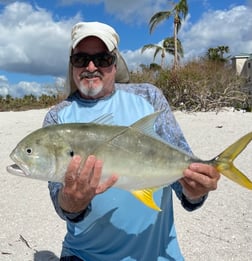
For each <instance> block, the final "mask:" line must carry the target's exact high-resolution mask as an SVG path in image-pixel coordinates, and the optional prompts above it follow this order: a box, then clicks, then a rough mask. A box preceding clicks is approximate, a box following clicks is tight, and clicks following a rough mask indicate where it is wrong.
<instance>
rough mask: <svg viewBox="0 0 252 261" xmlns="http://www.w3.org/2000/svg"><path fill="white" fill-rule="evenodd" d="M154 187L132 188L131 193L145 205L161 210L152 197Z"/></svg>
mask: <svg viewBox="0 0 252 261" xmlns="http://www.w3.org/2000/svg"><path fill="white" fill-rule="evenodd" d="M156 190H157V189H156V188H147V189H143V190H133V191H131V193H132V194H133V195H134V196H135V197H136V198H137V199H139V200H140V201H141V202H142V203H144V204H145V205H146V206H147V207H149V208H152V209H154V210H157V211H161V209H160V208H159V206H157V204H156V203H155V201H154V199H153V193H154V192H155V191H156Z"/></svg>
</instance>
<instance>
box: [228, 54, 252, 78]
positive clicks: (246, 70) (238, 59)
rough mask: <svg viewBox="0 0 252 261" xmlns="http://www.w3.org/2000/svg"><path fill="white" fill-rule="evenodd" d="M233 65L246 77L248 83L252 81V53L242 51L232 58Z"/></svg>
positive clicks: (238, 72)
mask: <svg viewBox="0 0 252 261" xmlns="http://www.w3.org/2000/svg"><path fill="white" fill-rule="evenodd" d="M232 67H233V69H234V70H235V71H236V72H237V74H238V75H241V76H243V77H245V78H246V80H247V83H252V53H250V54H249V53H241V54H239V55H235V56H234V57H233V58H232Z"/></svg>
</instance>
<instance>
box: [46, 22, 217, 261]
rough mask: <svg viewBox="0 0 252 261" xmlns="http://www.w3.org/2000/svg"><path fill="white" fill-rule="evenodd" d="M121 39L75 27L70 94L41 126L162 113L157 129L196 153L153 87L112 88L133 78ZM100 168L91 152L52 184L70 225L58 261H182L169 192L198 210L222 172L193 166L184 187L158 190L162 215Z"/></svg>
mask: <svg viewBox="0 0 252 261" xmlns="http://www.w3.org/2000/svg"><path fill="white" fill-rule="evenodd" d="M118 42H119V36H118V35H117V33H116V32H115V30H114V29H113V28H112V27H110V26H108V25H106V24H102V23H98V22H89V23H88V22H85V23H78V24H76V25H75V26H74V27H73V29H72V44H71V51H70V58H69V72H68V78H67V87H68V88H69V93H70V95H69V97H68V98H67V99H66V100H65V101H63V102H61V103H60V104H58V105H56V106H55V107H54V108H53V109H51V110H50V111H49V113H48V114H47V115H46V117H45V120H44V126H46V125H50V124H58V123H67V122H91V121H93V120H95V119H97V118H99V117H101V116H102V115H105V114H108V113H110V114H112V116H113V122H112V124H115V125H125V126H129V125H130V124H132V123H134V122H135V121H137V120H139V119H141V118H142V117H144V116H146V115H148V114H150V113H153V112H154V111H160V110H162V111H163V112H162V113H161V114H160V116H159V117H158V119H157V120H156V122H155V130H156V132H157V133H158V134H159V135H160V136H161V137H162V138H163V139H165V140H166V141H168V142H169V143H171V144H173V145H175V146H177V147H180V148H181V149H183V150H185V151H187V152H191V151H190V148H189V146H188V144H187V143H186V141H185V138H184V136H183V134H182V132H181V130H180V128H179V126H178V124H177V122H176V120H175V119H174V116H173V114H172V112H171V110H170V107H169V104H168V102H167V100H166V99H165V97H164V96H163V94H162V92H161V91H160V90H159V89H157V88H156V87H155V86H153V85H150V84H130V83H127V84H126V83H115V82H128V81H129V76H128V75H129V74H128V70H127V66H126V64H125V62H124V60H123V58H122V56H121V55H120V53H119V50H118ZM122 160H123V159H122ZM102 165H103V162H102V161H101V160H99V159H97V158H96V157H95V156H94V155H90V156H89V157H88V158H87V159H86V161H85V164H82V159H81V158H80V157H79V156H78V155H76V156H74V157H73V159H72V161H71V162H70V164H69V166H68V169H67V170H66V174H65V183H64V185H63V184H61V183H55V182H49V189H50V195H51V198H52V201H53V204H54V207H55V209H56V211H57V213H58V214H59V216H60V217H61V218H63V219H64V220H66V223H67V234H66V237H65V240H64V243H63V249H62V253H61V260H86V261H96V260H97V261H98V260H99V261H108V260H113V261H114V260H115V261H117V260H141V261H154V260H183V256H182V254H181V252H180V249H179V245H178V242H177V236H176V231H175V227H174V220H173V205H172V189H173V190H174V191H175V193H176V195H177V197H178V198H179V199H180V200H181V204H182V206H183V207H184V208H185V209H187V210H189V211H192V210H195V209H197V208H198V207H200V206H201V205H202V204H203V202H204V201H205V199H206V197H207V194H208V192H209V191H211V190H214V189H216V187H217V182H218V179H219V177H220V175H219V173H218V172H217V171H216V170H215V169H214V168H213V167H211V166H209V165H204V164H198V163H197V164H196V163H194V164H191V165H190V166H188V168H187V169H186V170H184V173H183V175H184V177H183V178H182V179H181V180H180V181H179V182H175V183H174V184H172V185H171V186H166V187H164V188H163V189H160V190H158V191H157V192H156V193H155V202H158V204H159V206H160V207H161V209H162V211H160V212H158V211H154V210H153V209H150V208H148V207H146V206H145V205H144V204H142V203H141V202H139V201H138V200H137V199H135V198H134V197H133V196H132V195H131V194H130V193H128V192H126V191H124V190H119V189H116V188H114V187H113V184H115V182H116V181H117V179H118V177H117V176H116V174H113V173H111V177H110V178H109V179H108V180H106V181H105V182H103V183H101V182H100V178H101V173H102ZM167 173H169V169H167ZM118 174H119V173H118Z"/></svg>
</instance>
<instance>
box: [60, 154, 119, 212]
mask: <svg viewBox="0 0 252 261" xmlns="http://www.w3.org/2000/svg"><path fill="white" fill-rule="evenodd" d="M102 167H103V162H102V161H101V160H99V159H96V157H95V156H94V155H90V156H89V157H88V158H87V160H86V161H85V163H84V164H83V162H82V159H81V157H80V156H78V155H76V156H74V157H73V159H72V160H71V162H70V163H69V165H68V168H67V171H66V175H65V180H64V181H65V184H64V186H63V188H62V189H61V190H60V191H59V196H58V200H59V204H60V206H61V208H62V209H64V210H65V211H67V212H69V213H77V212H81V211H83V210H84V209H86V208H87V206H88V205H89V203H90V201H91V200H92V199H93V197H95V195H97V194H100V193H103V192H104V191H106V190H107V189H109V188H110V187H111V186H113V185H114V184H115V183H116V181H117V179H118V177H117V175H111V176H110V177H109V178H108V179H107V180H106V181H105V182H103V183H101V182H100V180H101V175H102Z"/></svg>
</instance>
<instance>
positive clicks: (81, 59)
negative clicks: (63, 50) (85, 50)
mask: <svg viewBox="0 0 252 261" xmlns="http://www.w3.org/2000/svg"><path fill="white" fill-rule="evenodd" d="M70 62H71V64H72V65H73V66H74V67H77V68H81V67H86V66H88V64H89V62H90V59H89V56H88V55H84V54H78V53H77V54H73V55H71V56H70Z"/></svg>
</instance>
